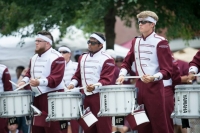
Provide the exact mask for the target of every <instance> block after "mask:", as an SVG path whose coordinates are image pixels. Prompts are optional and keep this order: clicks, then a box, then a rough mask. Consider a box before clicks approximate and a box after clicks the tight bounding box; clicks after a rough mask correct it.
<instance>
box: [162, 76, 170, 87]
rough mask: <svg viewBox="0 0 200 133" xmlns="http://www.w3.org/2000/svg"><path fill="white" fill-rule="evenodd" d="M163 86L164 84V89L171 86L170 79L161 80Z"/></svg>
mask: <svg viewBox="0 0 200 133" xmlns="http://www.w3.org/2000/svg"><path fill="white" fill-rule="evenodd" d="M163 84H164V87H166V86H171V85H172V79H171V78H170V79H168V80H163Z"/></svg>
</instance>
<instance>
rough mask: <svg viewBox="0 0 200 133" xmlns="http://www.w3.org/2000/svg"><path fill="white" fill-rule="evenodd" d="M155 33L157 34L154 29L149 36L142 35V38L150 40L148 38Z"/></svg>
mask: <svg viewBox="0 0 200 133" xmlns="http://www.w3.org/2000/svg"><path fill="white" fill-rule="evenodd" d="M154 34H155V32H154V31H152V32H151V33H150V34H149V35H148V36H146V37H144V36H143V35H142V38H143V40H144V41H146V40H148V38H151V37H152V36H154Z"/></svg>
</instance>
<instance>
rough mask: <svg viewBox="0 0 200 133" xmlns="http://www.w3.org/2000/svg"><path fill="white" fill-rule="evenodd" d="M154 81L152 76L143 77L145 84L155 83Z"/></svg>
mask: <svg viewBox="0 0 200 133" xmlns="http://www.w3.org/2000/svg"><path fill="white" fill-rule="evenodd" d="M154 79H155V78H154V77H153V76H151V75H143V76H142V81H143V82H144V83H150V82H153V81H154Z"/></svg>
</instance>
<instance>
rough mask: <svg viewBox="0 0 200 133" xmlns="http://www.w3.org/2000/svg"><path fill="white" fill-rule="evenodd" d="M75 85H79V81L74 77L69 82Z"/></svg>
mask: <svg viewBox="0 0 200 133" xmlns="http://www.w3.org/2000/svg"><path fill="white" fill-rule="evenodd" d="M70 84H71V85H74V87H75V86H77V85H78V81H77V80H76V79H72V81H71V82H70V83H69V85H70Z"/></svg>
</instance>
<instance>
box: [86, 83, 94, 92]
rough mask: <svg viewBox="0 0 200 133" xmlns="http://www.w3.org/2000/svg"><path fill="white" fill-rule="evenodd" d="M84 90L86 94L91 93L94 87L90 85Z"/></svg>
mask: <svg viewBox="0 0 200 133" xmlns="http://www.w3.org/2000/svg"><path fill="white" fill-rule="evenodd" d="M86 88H87V91H88V92H92V91H93V90H94V89H95V86H94V85H93V84H90V85H88V86H87V87H86Z"/></svg>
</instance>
